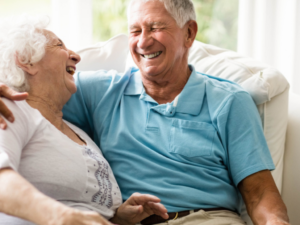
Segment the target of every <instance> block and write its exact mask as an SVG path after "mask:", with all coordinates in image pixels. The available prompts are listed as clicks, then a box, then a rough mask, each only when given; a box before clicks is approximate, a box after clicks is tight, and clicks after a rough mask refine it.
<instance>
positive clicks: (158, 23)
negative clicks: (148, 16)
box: [149, 21, 166, 26]
mask: <svg viewBox="0 0 300 225" xmlns="http://www.w3.org/2000/svg"><path fill="white" fill-rule="evenodd" d="M149 25H150V26H154V25H156V26H165V25H166V23H164V22H155V21H152V22H150V23H149Z"/></svg>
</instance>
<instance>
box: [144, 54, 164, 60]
mask: <svg viewBox="0 0 300 225" xmlns="http://www.w3.org/2000/svg"><path fill="white" fill-rule="evenodd" d="M161 53H162V52H156V53H153V54H150V55H143V56H144V58H146V59H152V58H154V57H156V56H158V55H160V54H161Z"/></svg>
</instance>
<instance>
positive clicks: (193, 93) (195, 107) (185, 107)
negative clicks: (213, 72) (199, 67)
mask: <svg viewBox="0 0 300 225" xmlns="http://www.w3.org/2000/svg"><path fill="white" fill-rule="evenodd" d="M189 67H190V70H192V73H191V75H190V78H189V80H188V82H187V83H186V85H185V86H184V88H183V90H182V91H181V93H180V94H179V98H178V103H177V106H176V112H179V113H186V114H191V115H195V116H196V115H199V113H200V110H201V107H202V104H203V99H204V95H205V86H206V85H205V77H204V76H202V75H200V74H197V73H196V70H195V68H194V66H192V65H189Z"/></svg>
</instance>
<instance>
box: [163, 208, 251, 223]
mask: <svg viewBox="0 0 300 225" xmlns="http://www.w3.org/2000/svg"><path fill="white" fill-rule="evenodd" d="M198 224H199V225H245V224H246V223H245V222H244V221H243V220H242V219H241V217H240V216H239V215H238V214H236V213H234V212H231V211H227V210H218V211H210V212H205V211H203V210H200V211H198V212H195V213H191V214H189V215H187V216H184V217H181V218H177V219H176V220H169V221H166V222H164V223H159V224H157V225H198Z"/></svg>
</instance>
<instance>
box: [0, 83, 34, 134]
mask: <svg viewBox="0 0 300 225" xmlns="http://www.w3.org/2000/svg"><path fill="white" fill-rule="evenodd" d="M27 96H28V94H27V93H26V92H24V93H19V92H16V91H14V90H13V89H11V88H9V87H7V86H6V85H5V84H2V83H0V97H5V98H7V99H10V100H12V101H20V100H25V99H26V98H27ZM1 115H2V116H3V117H4V118H6V119H7V120H8V121H9V122H11V123H12V122H14V120H15V118H14V115H13V114H12V112H11V111H10V110H9V109H8V108H7V106H6V105H5V104H4V103H3V101H2V99H1V98H0V128H1V129H6V127H7V123H6V122H5V120H4V119H3V118H2V116H1Z"/></svg>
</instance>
